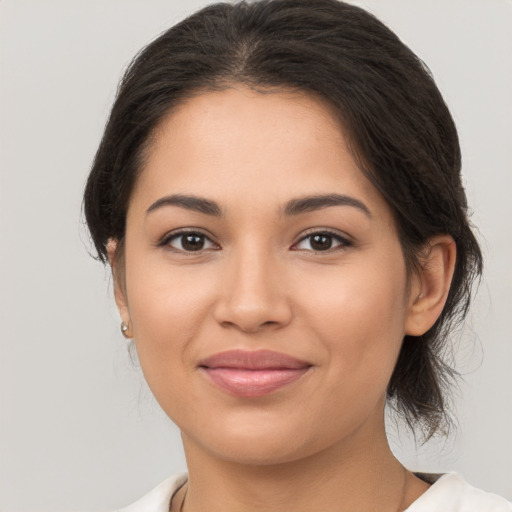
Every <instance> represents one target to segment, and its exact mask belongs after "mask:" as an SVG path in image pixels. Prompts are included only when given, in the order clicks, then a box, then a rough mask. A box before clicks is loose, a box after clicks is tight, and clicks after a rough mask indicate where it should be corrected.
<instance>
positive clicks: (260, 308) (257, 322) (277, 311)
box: [214, 248, 292, 333]
mask: <svg viewBox="0 0 512 512" xmlns="http://www.w3.org/2000/svg"><path fill="white" fill-rule="evenodd" d="M275 260H276V258H275V257H273V256H272V255H270V254H268V253H264V252H263V251H261V250H260V251H258V252H257V251H256V250H250V249H249V248H248V249H247V250H245V251H242V250H240V251H234V253H233V255H232V257H231V258H229V259H228V260H227V261H226V267H227V271H226V273H225V277H224V279H223V280H222V284H221V286H222V290H221V291H220V294H219V299H218V301H217V303H216V305H215V308H214V316H215V319H216V321H217V322H218V323H220V324H221V325H222V326H223V327H234V328H237V329H239V330H241V331H244V332H248V333H256V332H258V331H261V330H266V329H279V328H282V327H284V326H286V325H288V324H289V322H290V321H291V318H292V309H291V305H290V302H289V300H288V294H287V289H286V288H287V287H286V285H285V282H284V281H285V279H284V276H283V272H282V270H283V269H282V267H280V265H279V263H278V262H277V261H275Z"/></svg>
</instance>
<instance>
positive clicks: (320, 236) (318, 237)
mask: <svg viewBox="0 0 512 512" xmlns="http://www.w3.org/2000/svg"><path fill="white" fill-rule="evenodd" d="M351 245H352V243H351V242H350V241H349V240H347V239H346V238H343V237H342V236H340V235H338V234H335V233H330V232H328V231H318V232H316V233H311V234H310V235H308V236H305V237H304V238H303V239H302V240H300V241H299V242H298V243H297V244H296V245H295V246H294V247H293V248H294V250H302V251H304V250H305V251H314V252H326V251H328V250H330V249H338V248H342V247H349V246H351Z"/></svg>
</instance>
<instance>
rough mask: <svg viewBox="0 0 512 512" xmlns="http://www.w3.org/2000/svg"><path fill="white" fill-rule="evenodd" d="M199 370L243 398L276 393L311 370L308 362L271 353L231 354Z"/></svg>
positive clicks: (206, 361) (214, 358)
mask: <svg viewBox="0 0 512 512" xmlns="http://www.w3.org/2000/svg"><path fill="white" fill-rule="evenodd" d="M198 366H199V368H200V369H201V370H202V371H203V372H204V373H205V374H206V375H207V377H208V378H209V380H210V382H212V383H213V384H214V385H215V386H217V387H218V388H220V389H221V390H223V391H225V392H227V393H229V394H231V395H235V396H240V397H259V396H264V395H267V394H269V393H272V392H274V391H277V390H278V389H281V388H283V387H285V386H287V385H289V384H291V383H293V382H295V381H297V380H298V379H300V378H301V377H302V376H303V375H304V374H305V373H306V372H307V371H308V370H309V369H310V368H311V367H312V365H311V364H310V363H308V362H306V361H302V360H300V359H297V358H295V357H292V356H289V355H287V354H283V353H280V352H274V351H271V350H256V351H247V350H229V351H226V352H220V353H218V354H214V355H212V356H210V357H207V358H205V359H203V360H201V361H200V363H199V365H198Z"/></svg>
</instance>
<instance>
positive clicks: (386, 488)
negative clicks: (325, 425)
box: [183, 428, 428, 512]
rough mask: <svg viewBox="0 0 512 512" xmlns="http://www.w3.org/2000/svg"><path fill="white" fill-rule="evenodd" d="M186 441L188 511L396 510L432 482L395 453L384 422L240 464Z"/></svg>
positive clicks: (410, 500)
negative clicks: (317, 447)
mask: <svg viewBox="0 0 512 512" xmlns="http://www.w3.org/2000/svg"><path fill="white" fill-rule="evenodd" d="M368 439H370V441H368ZM183 441H184V446H185V453H186V456H187V464H188V469H189V484H188V489H187V496H186V501H185V506H184V508H183V510H184V512H199V511H204V510H208V511H209V512H221V511H222V512H240V511H244V512H260V511H268V510H293V511H294V512H311V511H317V510H322V511H323V512H349V511H350V512H352V511H354V510H357V511H358V512H369V511H375V510H376V509H377V508H378V510H379V511H380V512H387V511H389V512H397V511H400V510H404V509H405V508H407V507H408V506H409V505H410V504H411V503H412V502H413V501H414V500H415V499H416V498H417V497H418V496H419V495H420V494H422V493H423V492H425V490H426V489H427V488H428V485H427V484H425V483H424V482H421V481H420V480H418V479H417V478H416V477H414V475H412V474H411V473H410V472H408V471H407V470H405V468H404V467H403V466H402V465H401V464H400V463H399V462H398V461H397V459H396V458H395V457H394V455H393V454H392V452H391V450H390V449H389V445H388V443H387V439H386V436H385V433H384V428H382V432H380V433H379V435H374V436H370V437H368V436H367V435H365V433H364V432H355V433H354V434H353V435H352V436H350V439H344V440H343V441H342V442H340V443H338V444H337V445H334V446H332V445H331V446H329V447H328V448H327V449H325V450H323V451H321V452H319V453H315V454H314V455H311V456H309V457H304V458H301V459H299V460H290V461H287V462H282V463H278V464H258V465H254V464H240V463H239V462H233V461H229V460H225V459H221V458H219V457H216V456H215V455H214V454H211V453H208V452H205V451H203V450H202V448H201V447H200V446H198V445H196V444H195V443H193V442H192V441H191V440H190V439H188V438H187V437H186V435H184V434H183ZM376 504H378V507H376Z"/></svg>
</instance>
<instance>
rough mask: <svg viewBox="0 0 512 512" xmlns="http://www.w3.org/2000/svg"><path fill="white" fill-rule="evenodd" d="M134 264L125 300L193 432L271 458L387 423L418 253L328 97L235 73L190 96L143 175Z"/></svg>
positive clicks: (186, 431) (154, 368)
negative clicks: (266, 89) (408, 264)
mask: <svg viewBox="0 0 512 512" xmlns="http://www.w3.org/2000/svg"><path fill="white" fill-rule="evenodd" d="M124 265H125V267H124V269H121V270H122V271H121V272H120V273H119V274H118V275H123V279H122V281H123V282H122V283H121V284H120V285H118V286H117V289H116V296H117V300H118V304H119V306H120V310H121V315H122V318H123V320H125V321H127V320H128V319H129V321H130V323H131V328H132V332H133V337H134V339H135V343H136V347H137V352H138V355H139V358H140V363H141V366H142V369H143V372H144V375H145V377H146V379H147V382H148V384H149V386H150V388H151V390H152V391H153V393H154V395H155V397H156V398H157V400H158V401H159V403H160V404H161V406H162V408H163V409H164V410H165V411H166V413H167V414H168V415H169V416H170V417H171V418H172V419H173V420H174V421H175V423H176V424H177V425H178V426H179V428H180V429H181V431H182V435H183V439H184V443H185V449H186V450H187V449H188V450H193V449H195V450H196V451H199V452H201V453H207V454H209V455H210V456H212V455H213V456H215V457H220V458H222V459H225V460H233V461H239V462H246V463H256V464H265V463H276V462H284V461H292V460H297V459H299V458H301V457H305V456H308V455H312V454H314V453H316V452H319V451H321V450H324V449H326V448H329V447H334V446H341V445H343V444H344V443H345V444H347V443H348V442H349V441H350V440H353V439H355V438H356V437H357V438H358V439H366V441H368V440H369V439H370V438H372V437H374V436H375V434H376V432H378V433H381V432H383V408H384V402H385V392H386V387H387V384H388V382H389V379H390V376H391V374H392V371H393V368H394V365H395V362H396V359H397V356H398V352H399V349H400V345H401V341H402V338H403V336H404V331H405V330H406V322H407V315H408V309H409V302H410V299H409V295H410V294H409V293H408V284H407V283H408V281H407V279H406V269H405V264H404V259H403V255H402V251H401V247H400V243H399V240H398V237H397V233H396V229H395V226H394V223H393V219H392V215H391V212H390V209H389V207H388V205H387V204H386V202H385V201H384V199H383V198H382V197H381V196H380V194H379V193H378V192H377V191H376V189H375V188H374V187H373V186H372V185H371V184H370V182H369V181H368V180H367V179H366V178H365V177H364V176H363V174H362V173H361V171H360V170H359V169H358V167H357V165H356V163H355V161H354V159H353V157H352V155H351V154H350V151H349V150H348V147H347V141H346V139H345V138H344V136H343V132H342V128H341V126H340V125H339V124H338V122H337V121H336V118H335V117H334V115H333V114H332V113H331V111H330V110H329V108H328V106H327V105H326V104H325V103H323V102H322V101H321V100H318V99H315V98H314V97H312V96H308V95H305V94H297V93H295V94H294V93H291V92H286V91H283V92H280V93H276V92H273V93H267V94H261V93H258V92H254V91H252V90H250V89H247V88H244V87H242V86H239V87H238V86H237V87H234V88H230V89H226V90H224V91H220V92H208V93H204V94H201V95H199V96H196V97H194V98H192V99H190V100H188V101H187V102H186V103H184V104H182V105H181V106H180V107H179V108H178V109H177V110H176V111H174V112H173V113H172V114H171V115H169V116H168V117H167V118H166V119H165V121H164V122H163V123H162V124H161V126H160V127H159V129H158V130H157V131H156V133H155V137H154V139H153V143H152V145H151V147H150V149H149V152H148V158H147V161H146V163H145V165H144V168H143V170H142V174H141V177H140V179H139V180H138V182H137V185H136V187H135V189H134V192H133V195H132V199H131V202H130V205H129V210H128V216H127V229H126V244H125V258H124Z"/></svg>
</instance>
